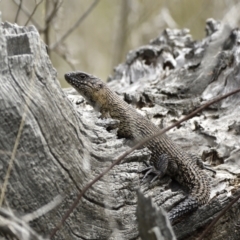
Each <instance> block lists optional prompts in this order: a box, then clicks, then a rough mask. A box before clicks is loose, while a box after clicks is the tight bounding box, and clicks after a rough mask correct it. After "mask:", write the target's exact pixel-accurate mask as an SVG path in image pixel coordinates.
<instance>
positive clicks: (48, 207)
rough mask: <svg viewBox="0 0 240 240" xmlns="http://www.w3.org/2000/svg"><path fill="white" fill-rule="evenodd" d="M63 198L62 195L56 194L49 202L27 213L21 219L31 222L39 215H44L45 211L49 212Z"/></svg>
mask: <svg viewBox="0 0 240 240" xmlns="http://www.w3.org/2000/svg"><path fill="white" fill-rule="evenodd" d="M62 200H63V197H62V196H61V195H60V194H58V195H57V196H56V197H55V198H54V199H53V200H52V201H51V202H49V203H47V204H46V205H44V206H42V207H40V208H39V209H37V210H36V211H34V212H32V213H28V214H26V215H24V216H23V217H22V220H23V221H25V222H31V221H33V220H35V219H37V218H40V217H41V216H43V215H45V214H46V213H48V212H50V211H51V210H52V209H54V208H55V207H56V206H57V205H59V204H60V203H61V202H62Z"/></svg>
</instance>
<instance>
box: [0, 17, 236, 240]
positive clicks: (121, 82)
mask: <svg viewBox="0 0 240 240" xmlns="http://www.w3.org/2000/svg"><path fill="white" fill-rule="evenodd" d="M206 33H207V35H206V38H204V39H203V40H201V41H193V40H192V38H191V36H190V35H189V32H188V30H186V29H184V30H169V29H167V30H165V31H164V32H163V33H162V34H161V35H160V36H159V37H157V38H156V39H154V40H152V41H151V42H150V43H149V44H148V45H146V46H143V47H141V48H139V49H136V50H134V51H131V52H130V53H129V54H128V56H127V59H126V62H125V63H123V64H121V65H119V66H118V67H116V69H115V72H114V75H113V76H112V77H111V78H109V80H108V81H109V83H108V84H109V85H110V86H111V87H112V88H113V89H115V90H116V91H117V92H118V93H119V94H121V95H122V96H123V98H124V99H125V100H126V101H127V102H128V103H129V104H132V105H134V106H135V107H136V108H137V109H138V110H139V111H140V112H141V113H142V114H143V115H145V116H146V117H147V118H149V119H150V120H151V121H153V122H154V123H155V124H157V125H159V127H161V126H167V125H169V124H171V122H174V121H176V120H177V119H180V118H181V116H183V115H186V114H187V113H189V112H191V111H192V110H194V109H196V107H198V106H199V105H200V104H201V103H203V102H204V101H205V100H208V99H211V98H213V97H215V96H217V95H219V94H224V93H227V92H229V91H231V90H233V89H236V88H239V87H240V74H239V71H240V67H239V66H240V65H239V52H240V49H239V44H238V43H239V41H240V39H239V36H240V35H239V33H240V32H239V30H237V29H231V28H230V27H227V26H224V25H222V24H221V23H219V22H216V21H214V20H212V19H209V20H208V21H207V24H206ZM0 48H1V50H0V66H1V68H0V80H1V84H0V88H1V90H0V109H1V111H0V132H1V134H0V136H1V137H0V146H1V149H0V150H1V160H0V180H1V183H3V181H4V179H6V172H7V169H8V166H9V164H11V159H12V157H11V156H12V154H13V152H14V151H13V149H14V145H15V144H16V143H15V142H16V139H17V135H18V132H19V129H20V128H19V126H21V121H24V125H23V129H22V131H21V135H20V139H19V141H18V145H17V146H18V147H17V151H16V156H15V158H14V161H13V163H12V170H11V172H10V177H9V179H8V185H7V188H6V193H5V196H4V203H3V207H4V208H7V207H8V208H10V209H12V210H13V211H14V212H15V213H16V214H17V215H18V216H20V217H22V216H24V215H26V214H28V213H31V212H34V211H36V210H37V209H39V208H41V207H42V206H44V205H46V204H48V203H49V202H51V201H52V200H53V199H54V198H55V197H56V196H58V195H59V194H60V195H61V196H62V198H63V200H62V202H61V204H59V205H58V206H57V207H55V208H54V209H52V210H50V211H48V212H47V213H45V214H43V215H41V216H40V217H38V218H37V219H35V220H34V221H32V222H30V223H29V224H30V226H31V227H32V228H33V229H34V231H36V232H38V233H39V234H40V235H42V236H43V237H47V236H48V234H49V233H50V232H51V230H52V229H53V228H54V226H55V225H56V224H57V223H58V222H59V221H60V219H61V217H62V216H63V215H64V213H65V212H66V211H67V210H68V209H69V207H70V206H71V204H72V202H73V201H74V200H75V199H76V197H77V193H78V192H79V191H80V190H81V189H82V188H83V187H84V186H85V185H86V183H87V182H89V181H90V180H92V179H93V178H94V177H96V176H97V175H98V174H99V173H100V172H102V171H103V170H104V169H105V168H106V167H107V166H109V165H110V164H111V163H112V161H113V159H114V158H116V156H118V155H120V153H122V152H123V151H125V150H126V149H128V148H129V147H128V146H127V145H126V141H125V139H117V137H116V131H115V130H111V129H112V126H113V125H114V124H115V123H114V121H113V120H111V119H107V120H102V119H99V118H98V117H99V113H97V112H95V111H94V110H93V109H92V108H91V107H90V105H88V103H87V102H86V101H85V100H84V99H83V98H82V97H81V96H78V95H76V92H75V91H74V90H73V89H66V90H64V91H63V90H62V89H61V87H60V85H59V82H58V80H57V74H56V71H55V70H54V68H53V67H52V65H51V62H50V60H49V57H48V55H47V51H46V46H45V45H44V43H43V42H42V41H41V40H40V37H39V34H38V33H37V31H36V30H35V28H34V27H19V26H17V25H12V24H10V23H3V24H1V27H0ZM239 119H240V95H239V94H236V95H234V96H232V97H229V98H227V99H225V100H223V101H221V102H220V103H218V104H216V105H214V106H211V107H210V108H209V109H206V110H205V111H203V113H202V114H199V115H198V116H196V117H194V118H193V119H191V120H190V121H188V122H185V123H184V124H182V125H181V126H180V127H179V128H178V129H174V130H172V131H170V132H169V133H168V135H169V136H171V138H172V139H174V141H176V142H177V143H178V144H179V145H181V146H182V148H184V149H185V150H186V151H189V152H191V153H195V154H198V155H202V157H203V159H204V160H205V161H207V162H208V163H211V165H212V166H213V168H214V169H215V170H216V171H217V174H216V175H214V174H212V173H211V172H209V171H207V174H208V175H209V178H211V179H212V193H211V198H212V199H211V200H210V202H209V204H207V205H205V206H203V207H201V208H199V209H198V210H197V211H196V212H194V213H193V214H190V215H189V216H186V217H185V218H184V219H183V221H181V222H179V223H178V224H176V225H175V226H174V228H173V229H174V232H175V235H176V237H177V239H196V237H197V236H199V234H200V233H201V232H202V231H203V229H204V228H205V227H206V225H208V224H209V223H210V221H211V220H212V219H213V218H214V217H215V216H216V215H217V214H218V213H219V211H220V210H221V209H222V208H223V207H224V206H226V205H227V204H228V203H229V202H230V201H231V200H232V198H233V195H234V194H235V193H236V192H237V189H238V188H239V179H240V178H239V177H240V162H239V158H240V136H239V135H240V121H239ZM149 156H150V153H149V151H148V150H147V149H143V150H138V151H135V152H134V154H132V155H131V156H129V157H127V159H126V160H125V161H124V162H123V163H122V164H120V165H118V166H116V167H114V168H113V170H111V171H110V172H109V174H107V175H106V176H105V177H104V178H103V179H102V180H100V181H99V182H97V183H96V184H95V185H94V186H93V187H92V188H91V189H90V190H89V191H88V192H87V193H86V194H85V196H84V198H83V199H82V201H81V202H80V203H79V205H78V206H77V208H76V209H75V210H74V212H73V213H72V214H71V216H70V218H69V219H68V220H67V221H66V223H65V224H64V226H63V227H62V228H61V230H60V231H59V232H58V233H57V235H56V236H55V239H140V236H139V232H142V230H141V231H138V223H137V217H136V206H137V192H136V190H141V192H143V194H144V196H151V198H152V201H153V202H154V203H155V204H156V205H157V206H161V207H163V208H164V209H165V210H167V211H169V210H170V209H171V208H172V207H173V206H174V205H175V204H176V203H177V202H179V201H181V200H182V199H184V197H185V195H186V194H185V193H184V192H183V191H182V190H181V188H179V187H178V186H176V184H169V179H168V177H166V178H165V179H163V180H161V181H158V182H157V183H155V184H151V185H149V183H148V182H144V183H141V177H142V175H141V174H140V173H139V172H138V171H139V170H142V169H143V168H144V167H145V164H144V161H146V160H148V159H149ZM2 186H3V184H2ZM239 209H240V203H239V202H237V203H236V204H235V205H234V206H233V207H232V208H231V209H230V210H229V211H228V212H227V213H226V214H225V215H224V217H223V218H222V219H221V220H220V221H219V223H218V224H217V225H216V226H215V227H214V228H213V229H212V231H211V233H209V235H208V237H207V239H238V235H239V234H238V232H239V225H238V221H239V214H240V210H239ZM140 215H141V214H140ZM0 227H1V225H0ZM29 239H30V238H29Z"/></svg>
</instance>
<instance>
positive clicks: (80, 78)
mask: <svg viewBox="0 0 240 240" xmlns="http://www.w3.org/2000/svg"><path fill="white" fill-rule="evenodd" d="M64 77H65V79H66V81H67V82H68V83H69V84H70V85H71V86H73V87H74V88H75V89H76V90H77V91H78V92H79V93H80V94H81V95H82V96H83V97H84V98H86V100H87V101H88V102H89V103H90V104H91V105H92V106H93V107H94V108H98V110H99V109H101V107H102V105H103V104H104V99H105V97H104V96H105V95H106V91H105V90H106V88H107V86H106V84H105V83H104V82H103V81H102V80H101V79H99V78H97V77H95V76H93V75H90V74H87V73H84V72H71V73H66V74H65V75H64Z"/></svg>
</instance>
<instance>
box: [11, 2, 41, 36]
mask: <svg viewBox="0 0 240 240" xmlns="http://www.w3.org/2000/svg"><path fill="white" fill-rule="evenodd" d="M13 2H14V3H15V4H16V5H17V6H19V4H18V3H17V1H16V0H13ZM20 10H21V11H22V12H23V13H25V15H26V16H27V17H30V15H31V14H30V12H28V10H27V8H25V7H24V5H22V6H21V9H20ZM31 21H32V23H33V25H34V26H35V27H36V28H37V29H38V31H39V32H40V31H41V27H40V25H39V24H38V23H37V22H36V21H35V20H34V19H33V18H32V19H31Z"/></svg>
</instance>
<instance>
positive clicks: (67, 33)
mask: <svg viewBox="0 0 240 240" xmlns="http://www.w3.org/2000/svg"><path fill="white" fill-rule="evenodd" d="M98 3H99V0H95V1H94V2H93V3H92V4H91V6H90V7H89V8H88V9H87V11H86V12H85V13H84V14H83V15H82V16H81V17H80V18H79V19H78V20H77V22H76V23H75V24H74V25H73V26H72V27H71V28H69V29H68V30H67V32H66V33H65V34H63V36H62V37H61V38H60V39H59V40H58V41H57V42H55V43H54V44H52V45H51V46H50V50H54V49H55V48H56V47H57V46H58V45H59V44H60V43H61V42H62V41H63V40H65V39H66V38H67V37H68V36H69V35H70V33H71V32H73V31H74V30H75V29H76V28H77V27H78V25H79V24H80V23H81V22H82V21H83V20H84V19H85V18H86V17H87V16H88V15H89V13H90V12H91V11H92V10H93V9H94V8H95V6H96V5H97V4H98Z"/></svg>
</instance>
